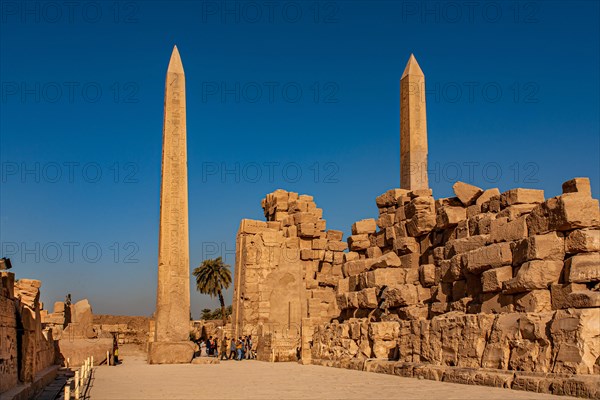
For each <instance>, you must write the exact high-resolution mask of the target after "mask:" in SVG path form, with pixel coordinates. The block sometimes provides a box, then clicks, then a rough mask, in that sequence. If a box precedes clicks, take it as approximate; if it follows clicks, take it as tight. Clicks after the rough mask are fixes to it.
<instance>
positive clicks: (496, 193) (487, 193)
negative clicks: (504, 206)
mask: <svg viewBox="0 0 600 400" xmlns="http://www.w3.org/2000/svg"><path fill="white" fill-rule="evenodd" d="M492 197H496V198H498V199H500V190H498V188H492V189H487V190H484V191H483V193H482V194H481V195H480V196H479V197H478V198H477V200H475V204H477V205H478V206H481V205H483V203H485V202H487V201H489V200H490V199H491V198H492Z"/></svg>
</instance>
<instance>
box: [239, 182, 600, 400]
mask: <svg viewBox="0 0 600 400" xmlns="http://www.w3.org/2000/svg"><path fill="white" fill-rule="evenodd" d="M454 191H455V194H456V196H455V197H452V198H446V199H438V200H435V199H434V198H433V197H432V195H431V190H429V189H425V190H414V191H408V190H402V189H393V190H390V191H388V192H386V193H384V194H383V195H381V196H379V197H378V198H377V199H376V203H377V206H378V208H379V218H378V219H377V221H375V220H374V219H370V220H362V221H358V222H356V223H355V224H354V225H353V226H352V235H351V236H350V237H349V238H348V245H349V251H347V252H342V250H344V249H345V246H343V245H342V244H340V245H339V247H336V246H338V245H337V244H336V245H334V246H333V247H335V248H336V250H338V249H339V251H332V250H327V247H328V242H329V241H328V240H325V241H322V242H320V241H319V239H323V238H325V239H326V238H327V233H325V231H324V228H325V227H324V224H323V225H322V229H321V230H318V232H315V231H313V233H312V234H314V235H316V236H312V237H308V236H305V235H306V234H307V233H308V231H310V229H308V227H306V229H305V228H304V227H302V228H301V225H302V224H303V222H302V221H303V218H305V217H304V215H305V214H303V213H305V212H307V211H306V210H304V209H299V208H297V206H296V205H295V204H296V203H294V200H291V201H290V200H289V199H290V196H295V194H292V193H287V192H284V191H276V192H275V193H273V194H270V195H268V196H267V199H266V200H265V201H264V202H263V207H264V208H265V213H266V215H267V219H268V221H267V222H260V221H248V220H244V221H242V225H241V227H240V232H239V233H238V247H237V251H238V254H237V258H236V260H237V261H236V279H237V281H236V282H235V288H236V291H235V293H234V313H235V312H236V305H235V304H236V299H237V296H241V297H240V298H241V299H243V301H240V302H239V303H240V304H239V306H240V308H241V310H240V311H238V316H237V317H236V318H237V319H235V318H234V321H236V323H237V324H238V326H240V327H242V326H246V325H245V324H248V325H252V324H266V323H268V322H272V321H273V319H272V318H270V314H269V313H268V308H269V303H270V300H273V301H279V300H280V298H279V297H276V298H271V297H270V294H271V293H273V292H272V290H273V288H272V284H265V279H264V278H266V277H267V276H270V275H272V274H274V273H276V271H277V270H278V268H279V264H278V263H277V262H273V261H272V259H262V258H260V259H259V260H258V261H256V262H255V261H253V260H255V257H256V256H254V255H252V256H250V257H249V254H254V253H253V251H254V249H257V248H258V249H262V246H265V244H264V243H265V242H268V241H267V240H265V238H267V237H269V235H275V237H277V238H279V239H277V240H276V241H275V242H277V243H283V244H286V246H290V247H291V246H296V244H297V245H298V247H299V248H300V261H299V262H300V265H301V266H302V269H301V271H302V273H303V274H298V275H297V278H298V279H302V278H303V279H304V282H303V283H300V282H299V283H298V285H299V286H300V287H301V289H304V290H301V293H302V297H301V298H300V300H296V303H297V304H299V305H303V304H307V312H306V314H303V315H302V317H311V316H313V318H308V319H303V320H302V326H301V330H302V341H301V345H302V361H303V362H305V363H306V362H312V363H314V364H322V365H330V366H337V367H345V368H355V369H364V370H376V371H379V372H387V373H393V374H398V375H403V376H415V377H424V378H427V379H437V380H445V381H451V382H459V383H471V384H483V385H492V386H500V387H513V388H517V389H524V390H532V391H539V392H548V393H555V394H570V395H576V396H580V397H593V398H594V397H596V398H597V397H600V389H599V388H600V379H599V377H600V211H599V206H598V200H596V199H593V198H592V197H591V189H590V184H589V180H587V179H583V178H577V179H574V180H571V181H568V182H565V184H563V194H562V195H560V196H557V197H553V198H550V199H545V198H544V192H543V191H542V190H534V189H513V190H509V191H507V192H504V193H500V192H499V191H498V189H488V190H485V191H483V190H481V189H479V188H477V187H474V186H471V185H468V184H465V183H462V182H457V183H456V184H455V185H454ZM286 195H287V196H288V200H289V201H288V203H287V207H288V208H287V209H285V210H284V209H283V208H284V207H285V206H282V207H281V211H279V212H278V211H277V207H276V204H277V202H281V204H284V201H285V196H286ZM300 197H302V198H304V199H308V198H310V197H307V196H304V197H303V196H300ZM276 199H277V200H276ZM310 200H311V201H312V198H310ZM290 204H294V206H290ZM311 207H312V206H311ZM315 210H316V209H315ZM313 212H314V213H315V215H316V216H318V217H319V218H318V219H317V221H315V222H310V223H311V224H315V223H316V222H318V221H319V220H320V217H321V211H320V210H319V211H313ZM296 216H297V217H296ZM296 218H297V219H296ZM292 221H293V222H292ZM307 223H308V222H307ZM309 226H311V227H312V225H309ZM333 232H335V231H333ZM336 235H337V232H336ZM309 238H310V239H312V240H310V241H309ZM315 239H316V241H315ZM335 239H336V240H337V243H342V242H340V239H341V236H335ZM309 243H310V247H309V245H308V244H309ZM322 243H325V248H321V246H322ZM301 246H302V247H301ZM333 247H332V248H333ZM291 248H294V247H291ZM303 250H304V251H303ZM276 259H277V257H276ZM248 260H251V261H250V264H248ZM238 270H239V271H238ZM238 272H239V275H240V276H238ZM245 279H246V280H245ZM321 293H322V294H326V295H325V296H321ZM332 295H334V296H335V303H336V304H335V305H334V304H333V303H332V300H331V296H332ZM284 297H285V299H284V301H289V302H291V301H293V299H292V297H293V295H292V294H291V293H288V294H287V295H286V296H284ZM310 299H319V303H318V304H319V311H318V315H319V317H318V318H314V316H315V313H309V312H308V311H310ZM321 299H326V301H325V300H321ZM313 301H314V300H313ZM324 305H326V307H324ZM315 306H316V301H315ZM325 310H326V311H325Z"/></svg>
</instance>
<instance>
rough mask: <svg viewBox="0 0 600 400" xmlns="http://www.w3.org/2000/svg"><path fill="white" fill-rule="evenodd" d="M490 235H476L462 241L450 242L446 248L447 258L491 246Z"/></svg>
mask: <svg viewBox="0 0 600 400" xmlns="http://www.w3.org/2000/svg"><path fill="white" fill-rule="evenodd" d="M490 243H491V242H490V236H489V235H475V236H469V237H466V238H462V239H456V240H450V241H448V242H446V245H445V246H444V249H445V258H447V259H450V258H452V257H454V256H455V255H456V254H461V253H466V252H468V251H471V250H475V249H478V248H480V247H483V246H485V245H488V244H490Z"/></svg>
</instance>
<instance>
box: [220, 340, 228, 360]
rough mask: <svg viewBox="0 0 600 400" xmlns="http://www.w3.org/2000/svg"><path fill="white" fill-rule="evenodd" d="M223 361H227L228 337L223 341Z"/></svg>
mask: <svg viewBox="0 0 600 400" xmlns="http://www.w3.org/2000/svg"><path fill="white" fill-rule="evenodd" d="M220 359H221V360H227V336H225V337H224V338H223V340H221V358H220Z"/></svg>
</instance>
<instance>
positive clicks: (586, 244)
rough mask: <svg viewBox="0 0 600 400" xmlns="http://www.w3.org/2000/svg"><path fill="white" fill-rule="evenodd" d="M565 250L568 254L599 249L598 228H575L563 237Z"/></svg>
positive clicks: (599, 234)
mask: <svg viewBox="0 0 600 400" xmlns="http://www.w3.org/2000/svg"><path fill="white" fill-rule="evenodd" d="M565 251H566V252H567V253H569V254H573V253H584V252H592V251H600V230H599V229H576V230H574V231H572V232H569V234H568V235H567V237H566V238H565Z"/></svg>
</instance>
